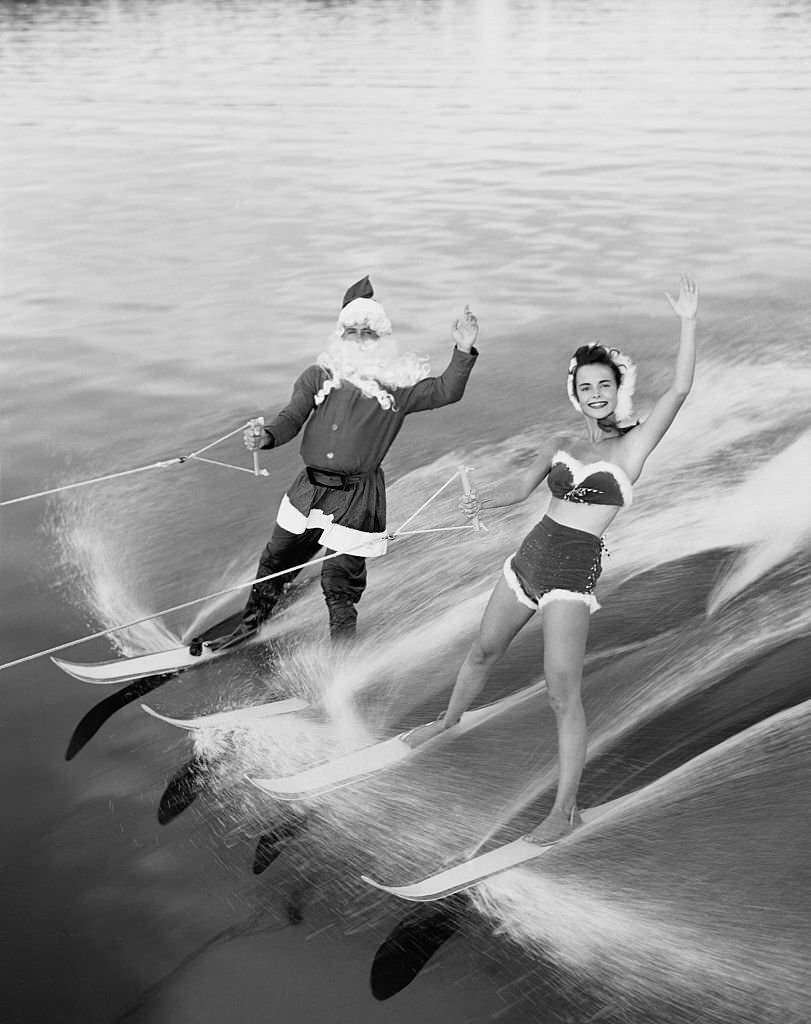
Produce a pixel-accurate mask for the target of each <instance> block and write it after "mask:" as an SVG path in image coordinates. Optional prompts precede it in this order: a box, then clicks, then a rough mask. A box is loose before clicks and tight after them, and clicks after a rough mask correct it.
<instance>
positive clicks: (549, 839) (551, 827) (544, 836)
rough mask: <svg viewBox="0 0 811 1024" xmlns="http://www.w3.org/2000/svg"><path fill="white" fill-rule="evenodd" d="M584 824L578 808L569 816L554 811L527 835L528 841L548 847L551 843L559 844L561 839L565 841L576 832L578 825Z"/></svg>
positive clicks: (573, 809)
mask: <svg viewBox="0 0 811 1024" xmlns="http://www.w3.org/2000/svg"><path fill="white" fill-rule="evenodd" d="M582 824H583V819H582V818H581V817H580V812H579V811H578V810H577V808H576V807H574V808H572V812H571V814H568V815H567V814H564V813H563V811H555V810H553V811H551V812H550V813H549V814H548V815H547V817H545V818H544V820H543V821H542V822H541V823H540V825H538V827H537V828H534V829H533V830H532V831H531V832H529V833H527V839H529V840H530V841H531V842H533V843H538V845H539V846H548V845H550V844H551V843H557V842H560V840H561V839H565V838H566V836H568V835H570V834H571V833H572V832H574V830H575V829H576V828H577V826H578V825H582Z"/></svg>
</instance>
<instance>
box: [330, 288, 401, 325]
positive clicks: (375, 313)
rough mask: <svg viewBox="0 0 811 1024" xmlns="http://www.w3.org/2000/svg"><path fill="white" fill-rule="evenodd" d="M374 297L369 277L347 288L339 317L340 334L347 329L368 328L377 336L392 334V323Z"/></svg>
mask: <svg viewBox="0 0 811 1024" xmlns="http://www.w3.org/2000/svg"><path fill="white" fill-rule="evenodd" d="M373 295H374V289H373V288H372V282H371V281H370V280H369V278H368V276H367V277H363V278H361V279H360V281H356V282H355V283H354V284H353V285H352V286H351V287H349V288H347V290H346V293H345V295H344V299H343V302H342V303H341V312H340V313H339V315H338V323H337V331H338V334H343V333H344V331H345V329H346V328H347V327H367V328H369V330H371V331H374V332H375V334H377V335H382V334H391V321H390V320H389V318H388V317H387V316H386V311H385V309H383V307H382V306H381V305H380V303H379V302H375V300H374V299H373V298H372V296H373Z"/></svg>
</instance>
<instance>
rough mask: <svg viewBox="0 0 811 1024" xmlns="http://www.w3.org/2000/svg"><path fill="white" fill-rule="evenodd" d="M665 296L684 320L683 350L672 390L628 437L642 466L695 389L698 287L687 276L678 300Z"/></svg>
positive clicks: (677, 363) (678, 361)
mask: <svg viewBox="0 0 811 1024" xmlns="http://www.w3.org/2000/svg"><path fill="white" fill-rule="evenodd" d="M665 297H666V298H667V301H668V302H669V303H670V305H671V307H672V309H673V312H674V313H675V314H676V316H678V318H679V319H680V320H681V337H680V340H679V351H678V354H677V355H676V367H675V370H674V372H673V382H672V383H671V385H670V387H669V388H668V389H667V391H665V393H664V394H663V395H662V396H661V397H660V398H659V400H658V401H657V402H656V405H654V407H653V411H652V412H651V414H650V416H648V418H647V419H646V420H645V422H644V423H642V424H641V426H639V427H637V428H636V429H635V430H632V431H631V432H630V433H629V434H628V436H627V441H628V445H629V447H630V448H631V449H632V450H633V452H634V457H635V460H638V461H639V463H640V467H641V463H642V462H644V461H645V459H646V458H647V457H648V455H650V453H651V452H652V451H653V449H654V448H655V447H656V445H657V444H658V443H659V442H660V441H661V440H662V438H663V437H664V435H665V433H666V432H667V430H668V428H669V427H670V424H671V423H672V422H673V420H674V419H675V418H676V413H677V412H678V411H679V409H681V407H682V405H683V404H684V400H685V398H687V396H688V395H689V394H690V389H691V388H692V386H693V375H694V372H695V365H696V316H697V314H698V286H697V285H696V283H695V281H694V280H693V279H692V278H691V277H688V276H687V275H683V276H682V278H681V282H680V286H679V296H678V298H676V299H674V298H673V296H672V295H671V294H670V293H669V292H665Z"/></svg>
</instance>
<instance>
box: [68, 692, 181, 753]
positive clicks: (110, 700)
mask: <svg viewBox="0 0 811 1024" xmlns="http://www.w3.org/2000/svg"><path fill="white" fill-rule="evenodd" d="M175 677H176V673H173V674H171V675H160V676H146V677H145V678H144V679H136V680H135V682H133V683H130V684H129V686H125V687H124V688H123V689H122V690H117V691H116V692H115V693H114V694H112V695H111V696H109V697H105V698H104V700H102V701H99V703H98V704H96V705H95V706H94V707H92V708H91V709H90V710H89V711H88V712H87V714H86V715H85V716H84V717H83V718H82V719H81V721H80V722H79V724H78V725H77V726H76V728H75V729H74V730H73V735H72V736H71V737H70V742H69V743H68V748H67V750H66V751H65V760H66V761H71V760H72V759H73V758H74V757H76V755H77V754H78V753H79V751H80V750H82V749H83V748H84V747H85V746H87V744H88V743H89V742H90V740H92V739H93V737H94V736H95V735H96V733H97V732H98V731H99V729H100V728H101V727H102V726H103V725H104V723H105V722H106V721H107V720H108V719H109V718H111V717H112V716H113V715H114V714H115V713H116V711H120V710H121V708H123V707H126V706H127V704H131V703H132V702H133V701H134V700H138V698H139V697H143V696H145V695H146V694H147V693H151V692H152V690H156V689H157V688H158V687H159V686H163V684H164V683H168V682H169V681H170V680H171V679H174V678H175Z"/></svg>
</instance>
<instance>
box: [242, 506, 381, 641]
mask: <svg viewBox="0 0 811 1024" xmlns="http://www.w3.org/2000/svg"><path fill="white" fill-rule="evenodd" d="M321 532H322V531H321V530H305V531H304V533H290V531H289V530H285V529H284V528H283V527H281V526H279V525H278V524H277V525H276V526H275V527H274V528H273V535H272V536H271V538H270V540H269V541H268V543H267V544H266V546H265V550H264V551H263V552H262V557H261V558H260V560H259V566H258V567H257V570H256V577H257V579H260V578H261V577H263V576H270V575H272V574H273V573H277V572H283V570H285V569H290V568H291V567H292V566H294V565H297V566H301V565H303V564H304V563H305V562H308V561H309V560H310V559H311V558H312V557H313V556H314V555H315V554H316V552H317V551H318V549H319V548H320V547H321V544H320V542H319V538H320V536H321ZM331 553H332V552H329V551H328V552H327V554H331ZM300 571H301V570H300V569H296V570H295V572H285V573H284V575H282V576H277V577H276V578H275V579H272V580H267V581H265V582H264V583H255V584H254V585H253V587H252V588H251V594H250V597H249V598H248V603H247V604H246V606H245V611H244V613H243V622H245V623H246V624H247V625H250V626H254V625H256V626H258V625H260V624H261V623H262V622H264V620H265V619H266V618H268V616H269V615H270V614H271V612H272V611H273V609H274V608H275V607H276V604H277V602H278V600H279V598H280V597H281V596H282V593H283V592H284V588H285V584H287V583H289V582H290V581H291V580H293V579H295V577H296V576H297V575H298V573H299V572H300ZM365 589H366V559H365V558H362V557H361V556H360V555H346V554H340V555H335V556H334V557H333V558H329V559H327V561H325V562H323V563H322V566H321V590H322V591H323V593H324V599H325V601H326V602H327V609H328V611H329V628H330V636H331V637H332V639H333V640H340V639H349V638H351V637H353V636H354V635H355V627H356V623H357V619H358V612H357V609H356V608H355V605H356V604H357V603H358V601H360V599H361V595H362V594H363V591H364V590H365Z"/></svg>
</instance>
